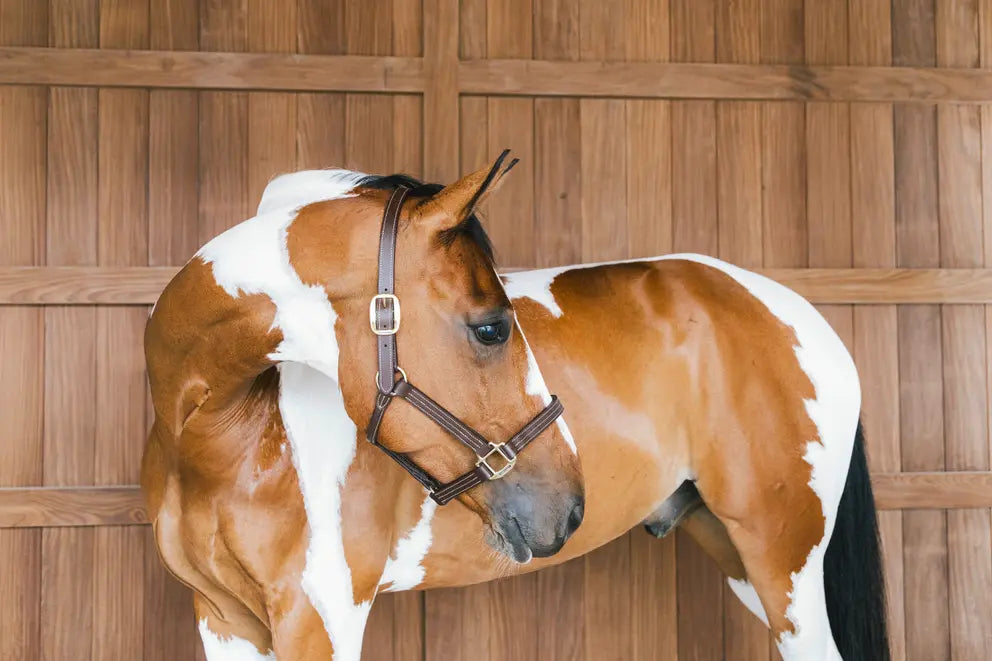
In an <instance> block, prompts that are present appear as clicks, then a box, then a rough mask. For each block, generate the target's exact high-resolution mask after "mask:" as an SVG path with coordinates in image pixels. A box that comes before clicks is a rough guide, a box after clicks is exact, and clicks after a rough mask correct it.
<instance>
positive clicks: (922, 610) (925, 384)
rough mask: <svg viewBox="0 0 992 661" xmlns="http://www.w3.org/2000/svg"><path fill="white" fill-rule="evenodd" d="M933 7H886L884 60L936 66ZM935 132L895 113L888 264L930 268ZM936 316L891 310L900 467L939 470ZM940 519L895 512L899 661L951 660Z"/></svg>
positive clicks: (916, 0)
mask: <svg viewBox="0 0 992 661" xmlns="http://www.w3.org/2000/svg"><path fill="white" fill-rule="evenodd" d="M933 12H934V2H933V1H932V0H926V1H924V0H895V2H894V3H893V22H892V49H893V63H894V64H897V65H900V66H930V65H933V64H935V63H936V54H935V47H936V38H935V34H934V20H933ZM936 149H937V126H936V112H935V109H934V108H927V107H908V106H906V107H902V106H899V107H896V108H895V112H894V150H895V165H896V169H895V182H896V189H895V190H896V232H897V234H896V240H897V243H896V245H897V255H896V258H897V262H896V263H897V264H898V265H900V266H910V265H912V266H935V265H937V264H939V247H938V246H939V225H938V218H939V214H938V202H937V200H938V197H937V196H938V191H937V183H936V182H937V157H936ZM940 338H941V319H940V310H939V309H937V308H933V307H924V306H911V307H903V308H900V310H899V330H898V342H899V374H900V381H901V383H900V399H901V424H900V429H901V430H902V468H903V470H930V471H933V470H943V468H944V466H945V458H944V434H943V393H942V390H943V388H942V383H941V382H942V378H943V374H942V369H941V368H942V363H943V359H942V357H941V356H942V351H941V339H940ZM946 519H947V517H946V515H945V514H944V513H943V512H937V511H911V512H905V513H904V514H903V544H904V548H903V557H904V566H905V576H906V582H905V591H906V595H905V598H906V658H907V659H909V660H914V659H920V660H922V659H933V660H937V661H940V660H942V659H949V658H950V640H949V638H950V634H949V623H948V601H947V600H948V585H947V575H948V574H947V572H948V566H947V561H948V558H947V520H946Z"/></svg>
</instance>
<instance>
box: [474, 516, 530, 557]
mask: <svg viewBox="0 0 992 661" xmlns="http://www.w3.org/2000/svg"><path fill="white" fill-rule="evenodd" d="M514 527H515V528H516V530H513V531H510V532H508V534H507V533H504V532H503V531H500V530H497V529H496V526H494V525H491V524H490V525H488V526H486V535H485V537H486V543H487V544H489V546H490V548H492V549H493V550H494V551H496V552H497V553H500V554H502V555H504V556H506V557H507V558H509V559H510V560H512V561H513V562H516V563H517V564H521V565H525V564H527V563H528V562H530V561H531V558H533V557H534V553H533V552H532V551H531V550H530V547H529V546H527V543H526V542H524V540H523V535H522V534H521V533H520V529H519V527H516V526H514Z"/></svg>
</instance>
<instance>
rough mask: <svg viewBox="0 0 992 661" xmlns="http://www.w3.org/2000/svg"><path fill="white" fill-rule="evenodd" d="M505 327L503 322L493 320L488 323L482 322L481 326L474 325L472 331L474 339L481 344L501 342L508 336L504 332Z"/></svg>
mask: <svg viewBox="0 0 992 661" xmlns="http://www.w3.org/2000/svg"><path fill="white" fill-rule="evenodd" d="M506 328H507V326H506V324H505V323H504V322H502V321H495V322H493V323H489V324H482V325H481V326H474V327H473V328H472V331H473V332H474V333H475V339H477V340H478V341H479V342H481V343H482V344H502V343H503V342H506V340H507V338H508V337H509V336H510V334H509V333H507V332H506Z"/></svg>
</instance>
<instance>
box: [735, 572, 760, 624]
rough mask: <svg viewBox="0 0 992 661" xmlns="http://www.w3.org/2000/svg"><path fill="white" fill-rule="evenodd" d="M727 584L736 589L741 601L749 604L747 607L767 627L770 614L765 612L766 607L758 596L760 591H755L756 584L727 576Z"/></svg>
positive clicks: (746, 604)
mask: <svg viewBox="0 0 992 661" xmlns="http://www.w3.org/2000/svg"><path fill="white" fill-rule="evenodd" d="M727 584H728V585H730V589H731V590H733V591H734V594H735V595H737V598H738V599H740V600H741V603H742V604H744V605H745V606H747V609H748V610H749V611H751V612H752V613H754V614H755V616H757V618H758V619H759V620H761V621H762V622H764V623H765V626H766V627H767V626H768V615H767V614H765V607H764V606H762V605H761V599H759V598H758V593H757V592H755V590H754V586H753V585H751V583H750V581H746V580H744V581H741V580H738V579H736V578H727Z"/></svg>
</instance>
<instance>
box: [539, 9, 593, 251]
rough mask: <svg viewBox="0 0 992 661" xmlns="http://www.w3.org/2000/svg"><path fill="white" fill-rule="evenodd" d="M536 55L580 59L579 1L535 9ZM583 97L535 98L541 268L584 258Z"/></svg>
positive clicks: (547, 58)
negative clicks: (582, 184)
mask: <svg viewBox="0 0 992 661" xmlns="http://www.w3.org/2000/svg"><path fill="white" fill-rule="evenodd" d="M534 13H535V16H534V57H535V58H537V59H542V60H577V59H579V2H578V0H551V1H546V2H539V3H538V4H537V6H536V7H535V9H534ZM580 118H581V115H580V110H579V100H578V99H569V98H560V99H559V98H544V99H535V100H534V222H535V230H534V231H535V240H536V245H535V248H536V251H535V252H536V254H535V255H534V259H535V262H534V264H535V266H558V265H562V264H575V263H577V262H579V261H581V259H582V190H581V168H580V167H579V166H578V164H579V163H581V158H582V150H581V147H582V142H581V140H582V137H581V125H580Z"/></svg>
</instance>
